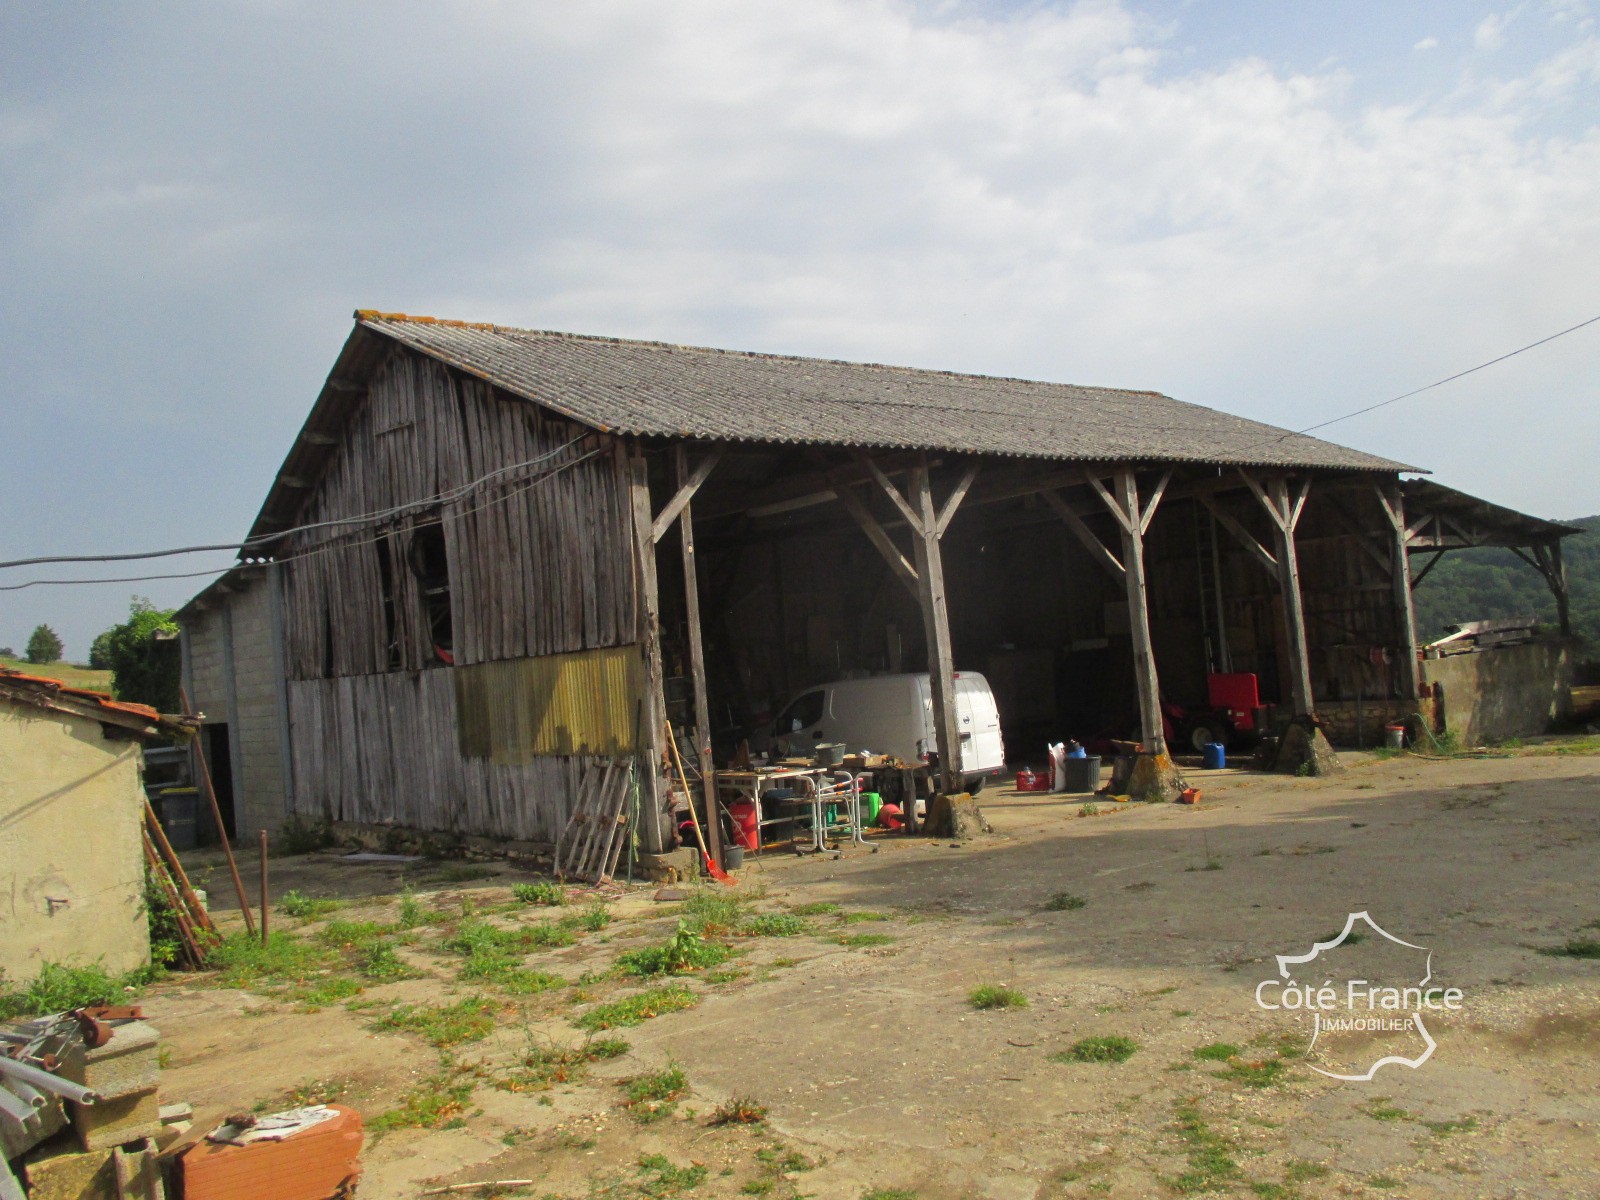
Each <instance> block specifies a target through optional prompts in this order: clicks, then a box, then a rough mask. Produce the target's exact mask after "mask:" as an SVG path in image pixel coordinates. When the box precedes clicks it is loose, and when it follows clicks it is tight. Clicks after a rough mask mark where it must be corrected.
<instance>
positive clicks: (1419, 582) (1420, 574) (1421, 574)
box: [1407, 545, 1445, 592]
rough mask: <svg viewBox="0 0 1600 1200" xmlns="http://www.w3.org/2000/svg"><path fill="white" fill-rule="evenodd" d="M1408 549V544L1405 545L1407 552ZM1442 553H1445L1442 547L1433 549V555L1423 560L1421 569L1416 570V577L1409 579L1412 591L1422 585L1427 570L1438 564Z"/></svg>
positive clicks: (1442, 555) (1426, 575)
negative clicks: (1425, 560)
mask: <svg viewBox="0 0 1600 1200" xmlns="http://www.w3.org/2000/svg"><path fill="white" fill-rule="evenodd" d="M1409 550H1410V546H1409V545H1408V546H1407V551H1408V553H1409ZM1444 555H1445V552H1444V550H1443V549H1438V550H1435V551H1434V552H1433V557H1432V558H1430V559H1429V560H1428V561H1427V562H1425V563H1424V564H1423V565H1422V570H1420V571H1418V572H1417V577H1416V578H1415V579H1413V580H1412V581H1411V590H1412V591H1413V592H1414V591H1416V590H1417V589H1418V588H1419V587H1421V586H1422V581H1423V580H1424V579H1426V578H1427V577H1428V572H1429V571H1431V570H1433V569H1434V568H1435V567H1437V566H1438V565H1439V560H1440V559H1441V558H1443V557H1444Z"/></svg>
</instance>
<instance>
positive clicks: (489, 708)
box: [454, 646, 643, 765]
mask: <svg viewBox="0 0 1600 1200" xmlns="http://www.w3.org/2000/svg"><path fill="white" fill-rule="evenodd" d="M454 675H455V684H456V733H457V740H458V742H459V745H460V748H461V753H462V755H463V756H464V757H466V758H487V759H490V760H491V761H493V762H495V763H500V764H503V765H513V764H516V763H525V762H527V761H529V760H530V759H532V758H534V757H536V756H538V755H544V754H552V755H592V756H608V755H620V754H631V753H632V752H633V749H634V736H635V726H636V720H635V717H636V710H637V706H638V700H639V695H640V691H641V685H642V679H643V664H642V661H641V658H640V651H639V647H638V646H613V647H608V648H606V649H601V650H580V651H577V652H576V653H573V654H550V655H544V656H541V657H538V658H516V659H507V660H504V661H500V662H487V663H475V664H472V665H470V666H462V667H457V668H455V671H454Z"/></svg>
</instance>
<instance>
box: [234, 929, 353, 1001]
mask: <svg viewBox="0 0 1600 1200" xmlns="http://www.w3.org/2000/svg"><path fill="white" fill-rule="evenodd" d="M332 960H333V953H332V951H330V950H328V949H327V948H325V947H323V946H320V945H315V944H313V943H311V942H303V941H301V940H300V939H299V938H296V937H294V936H292V935H291V934H288V933H285V932H283V930H281V929H275V930H273V931H272V933H271V935H270V936H269V937H268V938H267V940H266V942H265V943H263V942H262V941H261V939H260V938H258V937H255V936H253V935H251V934H247V933H233V934H229V935H228V936H227V937H225V938H223V939H222V940H221V941H220V942H218V943H217V944H216V945H215V946H213V947H212V948H211V953H210V955H209V956H208V961H209V963H210V965H211V966H213V967H215V968H217V970H218V974H217V976H216V977H215V981H216V983H217V984H219V985H220V986H222V987H238V988H252V989H259V988H269V987H274V986H287V985H289V984H295V983H300V982H303V981H304V980H305V979H306V978H307V977H308V976H310V975H312V974H314V973H316V972H317V971H319V970H321V969H322V968H324V967H326V966H328V965H329V964H330V962H331V961H332Z"/></svg>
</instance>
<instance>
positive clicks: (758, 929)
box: [739, 913, 811, 937]
mask: <svg viewBox="0 0 1600 1200" xmlns="http://www.w3.org/2000/svg"><path fill="white" fill-rule="evenodd" d="M810 929H811V926H810V925H808V924H806V921H805V918H804V917H797V916H795V915H794V914H793V913H758V914H756V915H755V916H753V917H749V918H746V919H745V920H744V921H743V922H741V923H740V925H739V935H740V936H741V937H795V936H796V935H798V934H802V933H807V932H809V931H810Z"/></svg>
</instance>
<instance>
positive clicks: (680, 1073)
mask: <svg viewBox="0 0 1600 1200" xmlns="http://www.w3.org/2000/svg"><path fill="white" fill-rule="evenodd" d="M623 1086H624V1090H625V1091H626V1092H627V1095H628V1103H627V1107H628V1110H629V1111H630V1112H631V1113H633V1116H634V1119H635V1120H638V1121H641V1122H643V1123H645V1124H649V1123H650V1122H652V1121H659V1120H662V1119H663V1118H665V1117H670V1116H671V1115H672V1114H673V1112H674V1111H675V1110H676V1109H677V1107H678V1101H679V1100H680V1099H682V1098H683V1095H684V1093H685V1092H687V1091H688V1090H689V1075H688V1073H687V1072H686V1071H685V1070H684V1069H683V1067H682V1066H681V1065H680V1064H678V1063H675V1062H669V1063H668V1064H667V1065H666V1066H665V1067H663V1068H661V1070H659V1071H651V1072H649V1073H648V1074H645V1075H636V1076H635V1077H634V1078H632V1079H630V1080H628V1082H627V1083H626V1084H624V1085H623Z"/></svg>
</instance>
